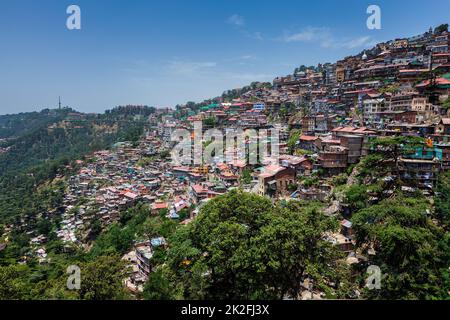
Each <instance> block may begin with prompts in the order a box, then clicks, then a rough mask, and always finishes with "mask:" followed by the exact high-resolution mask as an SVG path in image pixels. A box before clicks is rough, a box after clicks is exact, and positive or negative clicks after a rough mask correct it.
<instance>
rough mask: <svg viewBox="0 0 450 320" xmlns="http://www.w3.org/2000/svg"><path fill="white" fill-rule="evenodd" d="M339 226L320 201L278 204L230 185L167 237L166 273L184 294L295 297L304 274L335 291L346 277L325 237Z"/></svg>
mask: <svg viewBox="0 0 450 320" xmlns="http://www.w3.org/2000/svg"><path fill="white" fill-rule="evenodd" d="M336 227H337V221H336V220H334V219H333V218H329V217H326V216H325V215H323V214H322V213H321V212H320V210H318V208H316V207H305V206H303V205H302V204H300V203H296V202H290V203H288V204H287V205H286V206H284V207H274V206H273V205H272V203H271V201H270V200H269V199H267V198H264V197H259V196H256V195H254V194H249V193H245V192H243V191H239V190H233V191H231V192H229V193H228V194H226V195H224V196H220V197H217V198H215V199H213V200H211V201H209V202H208V203H207V204H206V205H205V206H204V207H203V208H202V209H201V212H200V213H199V215H198V216H197V217H196V219H195V220H194V221H193V222H192V223H191V224H190V225H188V226H186V227H180V228H179V229H178V230H177V232H176V233H175V235H174V236H173V237H171V238H170V241H169V242H170V243H171V246H170V248H169V250H168V253H167V261H166V264H165V265H166V266H167V267H168V272H167V276H166V279H168V280H169V281H170V283H171V286H170V287H171V288H173V292H172V294H173V296H176V297H182V298H186V299H205V298H206V299H225V298H229V299H279V298H283V297H286V296H290V297H293V298H294V299H296V298H298V296H299V294H300V293H301V290H302V283H303V281H304V280H305V279H306V278H310V279H313V280H314V283H316V285H317V286H319V287H321V288H322V289H324V288H328V289H329V290H330V295H331V296H335V297H336V296H338V295H339V294H340V293H339V292H340V291H339V290H336V288H333V289H331V288H330V287H329V285H328V284H329V283H331V282H334V283H338V285H337V287H341V284H343V283H344V282H345V281H344V279H341V278H339V277H338V276H337V275H336V272H334V271H333V270H334V269H335V267H336V266H337V264H338V263H337V260H338V259H339V257H340V255H339V253H338V252H337V249H336V248H335V247H334V246H333V245H332V244H331V243H330V242H328V241H325V240H324V239H323V234H324V232H326V231H331V230H335V229H336ZM157 280H158V281H162V280H161V279H159V278H158V279H157ZM153 287H155V286H154V285H153ZM324 291H325V289H324ZM161 294H164V292H162V293H161Z"/></svg>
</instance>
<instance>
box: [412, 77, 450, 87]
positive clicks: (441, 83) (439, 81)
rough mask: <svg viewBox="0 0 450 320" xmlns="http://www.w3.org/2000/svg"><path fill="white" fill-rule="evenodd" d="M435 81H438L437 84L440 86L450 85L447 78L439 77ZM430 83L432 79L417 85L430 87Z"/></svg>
mask: <svg viewBox="0 0 450 320" xmlns="http://www.w3.org/2000/svg"><path fill="white" fill-rule="evenodd" d="M435 81H436V82H435V83H436V85H439V86H444V85H450V81H449V80H447V79H445V78H437V79H436V80H435ZM430 83H431V82H430V80H426V81H424V82H422V83H420V84H418V85H417V86H416V87H428V86H429V85H430Z"/></svg>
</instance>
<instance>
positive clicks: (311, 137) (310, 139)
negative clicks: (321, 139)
mask: <svg viewBox="0 0 450 320" xmlns="http://www.w3.org/2000/svg"><path fill="white" fill-rule="evenodd" d="M317 139H318V138H317V137H314V136H301V137H300V140H303V141H315V140H317Z"/></svg>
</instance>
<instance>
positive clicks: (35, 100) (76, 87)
mask: <svg viewBox="0 0 450 320" xmlns="http://www.w3.org/2000/svg"><path fill="white" fill-rule="evenodd" d="M71 4H76V5H79V6H80V8H81V30H68V29H67V28H66V19H67V17H68V16H69V15H68V14H67V13H66V9H67V7H68V6H69V5H71ZM370 4H376V5H379V6H380V7H381V13H382V29H381V30H369V29H368V28H367V27H366V20H367V18H368V16H369V15H368V14H367V13H366V9H367V7H368V6H369V5H370ZM449 22H450V1H449V0H426V1H425V0H422V1H417V0H408V1H404V0H386V1H375V0H372V1H366V0H340V1H338V0H333V1H332V0H316V1H303V0H270V1H269V0H177V1H175V0H172V1H171V0H164V1H163V0H158V1H156V0H145V1H144V0H127V1H125V0H70V1H66V0H39V1H36V0H1V1H0V114H6V113H17V112H22V111H32V110H40V109H42V108H46V107H49V108H53V107H56V106H57V102H58V96H59V95H60V96H62V102H63V105H68V106H70V107H73V108H75V109H77V110H80V111H84V112H102V111H104V110H105V109H110V108H112V107H114V106H117V105H124V104H146V105H152V106H156V107H164V106H174V105H175V104H177V103H185V102H186V101H190V100H193V101H200V100H202V99H204V98H209V97H214V96H218V95H220V94H221V93H222V92H223V91H224V90H226V89H232V88H237V87H241V86H243V85H246V84H249V83H250V82H252V81H272V79H273V78H274V77H275V76H278V75H286V74H289V73H291V72H292V71H293V69H294V68H295V67H297V66H299V65H301V64H305V65H316V64H317V63H319V62H320V63H325V62H335V61H336V60H338V59H341V58H343V57H345V56H347V55H350V54H356V53H359V52H361V51H362V50H363V49H364V48H365V47H371V46H372V45H373V44H374V43H376V42H381V41H385V40H390V39H393V38H396V37H403V36H412V35H416V34H420V33H423V32H424V31H426V30H427V29H428V28H429V27H430V26H433V27H434V26H436V25H439V24H441V23H449Z"/></svg>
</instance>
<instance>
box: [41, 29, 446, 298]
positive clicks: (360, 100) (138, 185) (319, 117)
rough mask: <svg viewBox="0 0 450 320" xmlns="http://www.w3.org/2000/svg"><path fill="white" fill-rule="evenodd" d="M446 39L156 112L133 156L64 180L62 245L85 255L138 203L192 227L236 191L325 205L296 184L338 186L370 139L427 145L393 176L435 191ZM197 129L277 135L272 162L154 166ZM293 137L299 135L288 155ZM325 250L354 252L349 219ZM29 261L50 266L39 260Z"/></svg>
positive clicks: (109, 158)
mask: <svg viewBox="0 0 450 320" xmlns="http://www.w3.org/2000/svg"><path fill="white" fill-rule="evenodd" d="M449 37H450V34H449V33H448V32H446V31H444V32H433V30H430V31H428V32H425V33H424V34H422V35H419V36H416V37H411V38H408V39H397V40H394V41H390V42H386V43H380V44H378V45H376V46H375V47H374V48H372V49H371V50H366V51H364V52H361V53H360V54H359V55H357V56H351V57H347V58H345V59H343V60H341V61H338V62H336V63H333V64H331V63H326V64H323V65H319V66H317V67H309V68H308V67H304V68H299V69H297V70H296V72H295V73H294V74H292V75H288V76H286V77H277V78H275V79H274V81H273V85H272V86H260V87H256V88H254V89H252V90H248V91H246V92H245V93H243V94H241V95H240V97H239V98H236V99H232V100H231V101H225V100H223V101H221V99H218V100H217V101H215V102H214V103H211V104H208V105H204V106H202V107H201V108H200V109H199V110H191V109H190V107H188V106H180V107H179V108H178V109H179V110H183V111H184V112H183V114H184V115H185V116H182V117H177V116H176V113H175V111H174V110H171V109H169V108H166V109H157V110H156V111H155V112H154V113H152V114H150V116H149V117H148V128H147V132H146V134H145V136H144V137H142V139H141V140H140V143H139V145H138V146H133V145H131V144H129V143H118V144H117V145H115V146H114V148H112V149H111V150H108V151H99V152H96V153H94V154H93V155H92V156H91V157H90V158H89V159H87V160H85V161H84V162H81V161H80V162H79V164H80V166H81V169H80V170H79V171H78V172H77V174H75V175H73V176H71V177H70V178H69V180H68V188H67V191H66V194H65V197H64V208H65V210H64V213H63V214H62V221H61V223H60V229H59V230H58V231H57V235H58V237H60V238H61V239H62V240H64V241H66V242H74V243H80V244H84V243H86V241H87V240H88V239H89V231H90V226H91V224H92V221H94V220H95V221H100V222H101V225H102V227H105V226H107V225H109V224H111V223H112V222H114V221H117V220H118V219H119V216H120V212H122V211H123V210H126V209H127V208H130V207H132V206H133V205H135V204H136V203H138V202H144V203H148V204H149V206H150V208H151V211H152V213H155V214H156V213H160V212H161V211H164V212H165V213H166V214H167V217H168V218H170V219H178V221H180V223H189V222H190V221H192V219H194V218H195V214H196V213H198V211H199V209H200V208H201V207H202V206H203V205H204V204H205V203H206V202H207V201H209V200H210V199H212V198H214V197H216V196H219V195H221V194H225V193H226V192H228V191H229V190H231V189H233V188H237V187H239V188H243V189H244V190H246V191H248V192H253V193H255V194H259V195H261V196H267V197H270V198H271V199H273V200H274V201H276V200H280V199H303V200H319V201H324V200H327V199H328V198H329V196H330V194H331V190H332V187H331V186H330V185H328V184H327V180H325V179H324V180H323V181H321V183H319V184H316V185H313V186H305V185H303V184H300V183H299V179H302V178H305V177H306V178H308V177H311V176H313V175H314V174H315V173H317V172H319V171H320V173H321V174H320V176H321V177H326V178H328V177H333V176H336V175H338V174H341V173H343V172H345V171H346V170H347V169H348V168H349V167H350V166H352V165H355V164H357V163H358V162H359V161H360V159H361V158H362V157H364V156H366V155H368V154H369V153H370V152H371V150H370V142H371V141H372V140H373V139H375V138H377V137H385V136H419V137H423V138H425V139H427V146H426V147H420V148H417V150H416V152H415V153H412V154H410V155H408V156H405V157H402V158H401V159H399V161H398V164H399V172H400V174H401V175H402V178H403V179H405V180H408V179H409V180H414V182H415V183H416V185H417V186H418V187H419V188H421V189H423V190H429V191H431V190H432V189H433V187H434V185H435V182H436V178H437V174H438V173H439V172H441V171H443V170H448V169H449V168H450V114H449V111H448V108H449V102H448V101H449V94H450V53H449V52H448V45H449ZM281 114H282V115H283V116H280V115H281ZM195 121H202V123H203V130H207V129H209V128H212V127H214V128H216V129H219V130H223V132H226V131H227V130H234V129H244V130H245V129H277V132H278V133H279V139H278V140H277V142H276V143H277V144H278V145H277V146H278V149H279V155H278V156H277V157H276V158H274V157H272V156H271V155H268V156H267V157H266V158H264V159H260V161H259V162H258V163H257V164H250V163H248V162H247V161H245V158H244V159H242V157H234V158H232V159H233V161H229V162H226V163H224V162H223V161H221V160H220V159H214V161H213V163H208V164H202V165H194V164H191V165H186V164H183V165H175V164H173V163H172V162H171V161H170V160H169V159H167V158H165V157H162V156H161V154H163V153H165V152H169V151H170V150H171V148H172V147H173V146H174V143H175V142H174V141H172V135H173V132H174V131H175V130H176V129H181V128H184V129H188V130H190V129H193V123H194V122H195ZM293 132H296V133H299V135H298V139H296V141H294V144H293V145H292V143H288V142H289V141H290V140H291V139H292V136H294V135H293ZM203 142H205V141H203ZM251 143H254V141H251V140H250V141H247V145H249V144H251ZM289 144H290V145H289ZM225 151H226V150H225ZM327 210H328V211H329V213H330V214H333V213H336V212H337V211H338V208H337V205H336V204H335V203H332V204H331V206H330V208H327ZM327 238H328V239H329V241H331V242H333V243H335V244H336V245H338V246H339V247H340V248H341V249H342V250H343V251H345V252H351V250H352V246H353V245H352V225H351V222H350V220H349V218H348V219H343V220H342V221H341V230H340V232H339V233H336V234H330V235H327ZM33 241H35V242H36V244H39V243H41V242H42V241H43V239H40V238H35V239H33ZM167 245H168V244H167V242H166V240H165V239H164V238H154V239H148V241H144V242H140V243H137V244H135V247H134V248H133V250H132V251H131V252H129V253H128V254H127V255H125V256H124V260H126V261H128V262H129V264H130V265H131V266H132V268H133V275H132V276H131V277H130V278H129V279H127V280H126V284H127V286H128V287H129V288H130V289H131V290H133V291H141V290H142V284H143V283H144V282H145V280H146V279H147V277H148V275H149V273H150V272H152V270H153V266H152V265H151V258H152V256H153V253H154V251H155V250H156V248H158V247H165V246H167ZM38 250H40V249H38ZM36 254H37V255H38V256H39V257H40V258H41V259H45V257H46V253H45V250H44V251H42V250H40V251H39V252H36ZM357 258H358V257H349V259H350V260H349V261H350V262H352V261H357V260H358V259H357Z"/></svg>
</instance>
